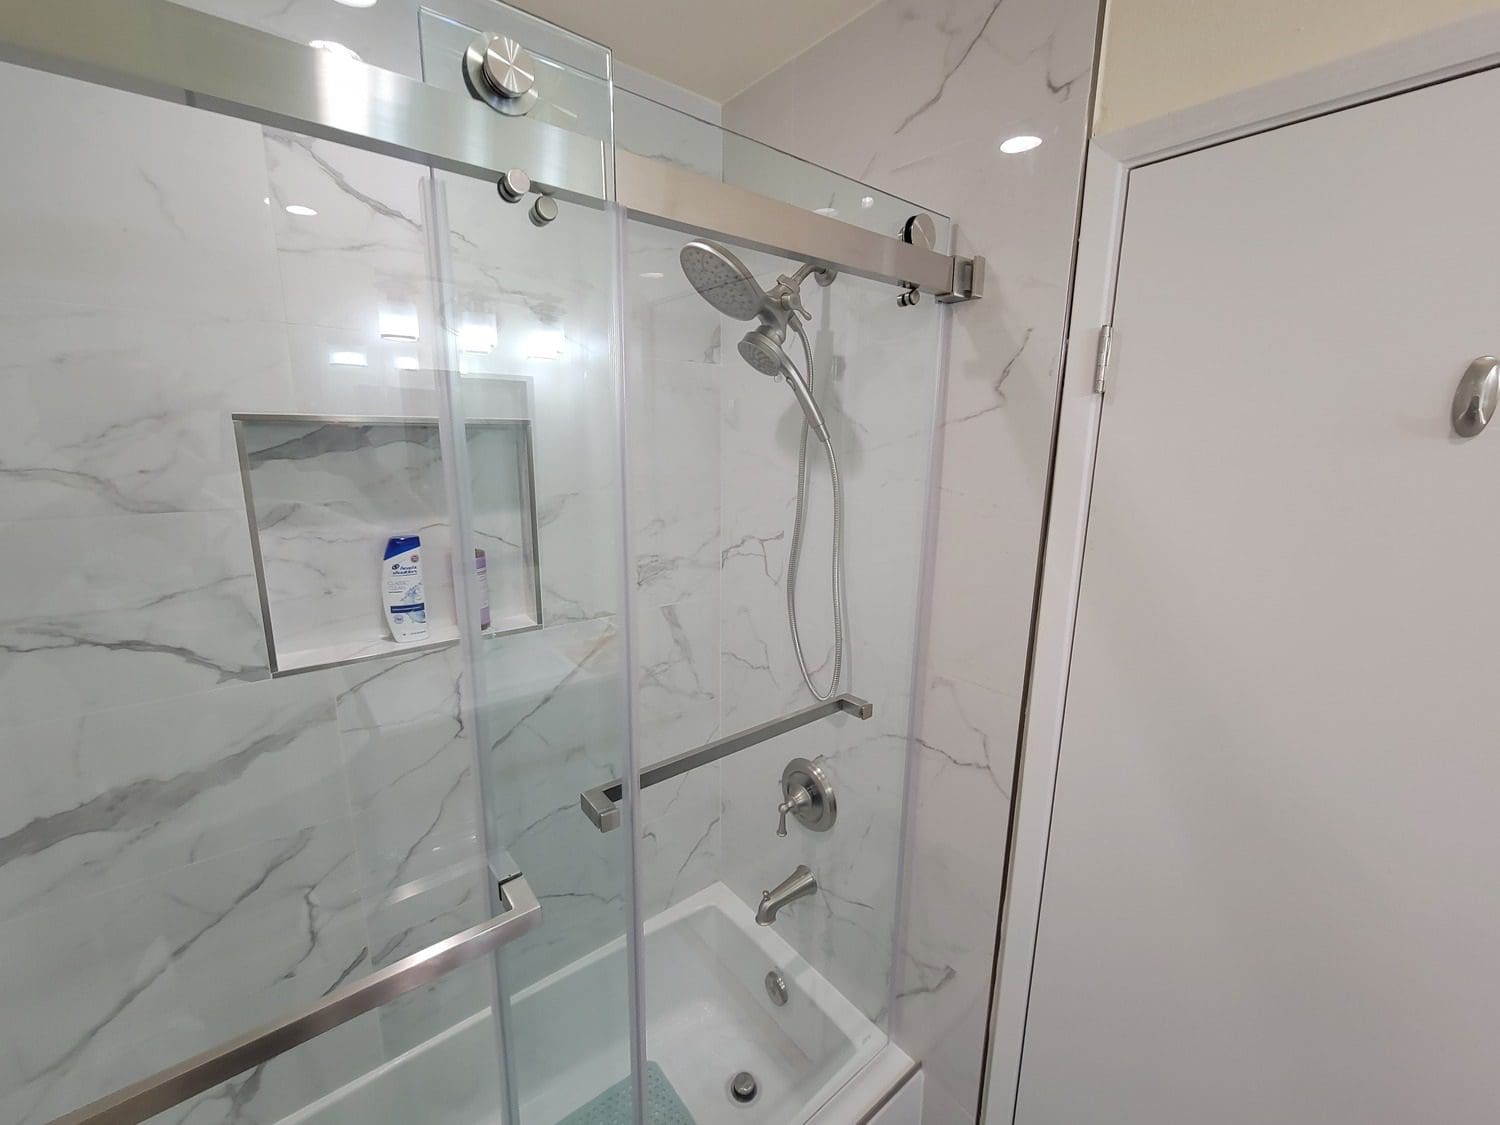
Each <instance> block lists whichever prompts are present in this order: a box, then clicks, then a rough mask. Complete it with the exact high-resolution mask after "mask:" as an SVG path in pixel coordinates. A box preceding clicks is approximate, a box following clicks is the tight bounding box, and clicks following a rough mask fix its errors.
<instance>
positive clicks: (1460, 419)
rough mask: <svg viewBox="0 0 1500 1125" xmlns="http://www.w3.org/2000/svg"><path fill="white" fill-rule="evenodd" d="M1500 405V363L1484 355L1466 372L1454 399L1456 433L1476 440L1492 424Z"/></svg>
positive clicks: (1459, 382)
mask: <svg viewBox="0 0 1500 1125" xmlns="http://www.w3.org/2000/svg"><path fill="white" fill-rule="evenodd" d="M1497 401H1500V359H1496V358H1495V357H1494V356H1492V355H1482V356H1480V357H1479V358H1478V359H1476V360H1475V361H1474V362H1473V363H1471V364H1469V369H1468V370H1467V371H1465V372H1464V376H1463V378H1462V379H1460V380H1459V381H1458V390H1457V391H1455V392H1454V395H1453V431H1454V432H1455V433H1456V434H1458V436H1459V437H1473V436H1474V435H1475V434H1477V433H1479V432H1480V431H1481V430H1483V429H1484V428H1485V427H1486V426H1488V425H1489V424H1490V419H1491V418H1493V417H1494V416H1495V404H1496V402H1497Z"/></svg>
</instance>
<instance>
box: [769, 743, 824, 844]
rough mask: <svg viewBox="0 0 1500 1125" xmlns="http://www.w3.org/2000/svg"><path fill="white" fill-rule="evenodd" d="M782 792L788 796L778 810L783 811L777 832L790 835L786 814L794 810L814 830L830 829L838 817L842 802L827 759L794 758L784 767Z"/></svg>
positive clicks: (805, 824) (802, 822)
mask: <svg viewBox="0 0 1500 1125" xmlns="http://www.w3.org/2000/svg"><path fill="white" fill-rule="evenodd" d="M781 795H782V796H783V797H784V798H785V800H783V801H782V802H781V804H780V805H778V806H777V807H776V811H777V812H779V813H780V814H781V819H780V821H778V822H777V824H776V835H778V836H785V835H786V818H787V815H788V814H790V815H792V816H795V817H796V818H797V823H798V824H800V825H802V827H804V828H806V829H807V830H808V831H810V832H827V831H828V830H829V829H830V828H832V827H833V822H834V821H835V820H837V819H838V815H839V810H838V803H837V801H836V800H835V798H834V795H833V782H832V780H830V779H829V777H828V773H827V771H826V770H824V768H823V759H821V758H819V759H818V760H817V761H809V760H808V759H806V758H793V759H792V760H791V761H790V762H788V763H787V764H786V769H784V770H782V771H781Z"/></svg>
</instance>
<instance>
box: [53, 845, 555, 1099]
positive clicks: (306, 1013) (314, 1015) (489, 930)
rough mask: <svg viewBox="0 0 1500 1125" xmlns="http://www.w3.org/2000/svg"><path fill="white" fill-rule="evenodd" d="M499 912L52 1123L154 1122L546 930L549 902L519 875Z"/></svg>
mask: <svg viewBox="0 0 1500 1125" xmlns="http://www.w3.org/2000/svg"><path fill="white" fill-rule="evenodd" d="M500 906H501V912H500V914H499V915H498V916H496V917H494V918H490V919H488V920H487V921H484V922H481V923H480V924H479V925H477V926H472V927H470V928H469V929H467V930H464V931H463V932H462V933H457V934H454V935H453V936H452V937H450V938H445V939H444V940H442V941H440V942H436V943H434V944H433V945H429V946H428V947H427V948H426V949H422V950H419V951H418V952H416V953H413V954H412V955H411V956H410V957H403V958H402V959H401V960H399V961H397V962H396V963H395V964H393V965H387V966H386V967H385V968H383V969H378V970H376V971H375V972H373V973H370V974H369V975H368V976H365V977H362V978H361V979H360V980H357V981H354V982H352V983H350V984H347V985H345V986H344V987H343V988H340V989H336V990H335V991H333V992H330V993H329V994H328V995H327V996H324V997H322V998H321V999H320V1000H318V1001H317V1002H316V1003H314V1004H311V1005H309V1006H308V1007H306V1008H304V1009H302V1010H301V1011H300V1012H295V1013H293V1014H292V1015H289V1016H287V1017H285V1018H283V1019H280V1020H277V1021H276V1022H274V1023H269V1024H266V1025H265V1026H264V1027H260V1028H257V1029H256V1030H254V1031H251V1032H247V1033H246V1034H244V1035H241V1036H239V1037H238V1038H237V1039H231V1040H229V1041H228V1042H227V1043H221V1044H219V1046H217V1047H214V1048H212V1049H211V1050H208V1051H204V1052H203V1053H202V1054H198V1055H194V1056H193V1057H192V1058H190V1059H188V1060H186V1061H185V1062H181V1063H178V1064H177V1065H176V1066H172V1067H168V1068H167V1069H166V1070H162V1071H158V1072H157V1073H156V1074H153V1075H151V1076H150V1077H148V1078H143V1079H141V1080H140V1081H139V1082H134V1083H132V1084H131V1085H129V1086H126V1087H125V1088H124V1089H122V1090H116V1091H115V1092H114V1093H113V1094H110V1095H109V1096H108V1097H104V1098H101V1099H99V1100H98V1101H96V1102H92V1103H91V1104H89V1105H86V1106H84V1107H83V1108H82V1109H77V1110H74V1111H73V1112H72V1113H69V1114H66V1115H65V1116H63V1117H59V1118H56V1119H55V1120H54V1121H53V1122H52V1125H137V1123H139V1122H142V1121H147V1120H149V1119H150V1118H152V1117H154V1116H155V1115H156V1114H158V1113H162V1112H163V1111H165V1110H168V1109H171V1108H172V1107H173V1106H175V1105H180V1104H182V1103H183V1102H185V1101H187V1100H188V1099H190V1098H194V1097H197V1096H198V1095H199V1094H201V1093H204V1092H205V1091H207V1090H212V1089H213V1088H214V1087H215V1086H217V1085H219V1083H221V1082H227V1081H228V1080H229V1079H231V1078H233V1077H234V1076H235V1075H237V1074H243V1073H244V1072H245V1071H247V1070H251V1069H253V1068H255V1067H257V1066H259V1065H261V1064H262V1063H264V1062H268V1061H269V1060H271V1059H274V1058H275V1057H276V1056H277V1055H280V1054H284V1053H285V1052H287V1051H290V1050H291V1049H292V1048H293V1047H297V1046H299V1045H300V1044H303V1043H306V1042H307V1041H308V1040H310V1039H316V1038H317V1037H318V1036H319V1035H322V1034H324V1033H325V1032H329V1031H332V1030H333V1029H334V1028H336V1027H339V1026H340V1025H342V1024H345V1023H348V1022H349V1021H350V1020H352V1019H354V1018H356V1017H357V1016H362V1015H364V1014H365V1013H366V1012H370V1011H373V1010H374V1009H376V1008H379V1007H382V1006H383V1005H386V1004H389V1003H390V1002H391V1001H392V1000H394V999H396V998H397V997H398V996H403V995H405V994H406V993H408V992H411V991H412V990H413V989H417V988H421V987H422V986H423V985H426V984H430V983H431V982H432V981H434V980H436V979H437V978H438V977H441V976H443V975H445V974H447V973H450V972H452V971H453V970H454V969H457V968H459V967H460V966H462V965H467V964H468V963H469V962H470V961H474V960H477V959H478V958H480V957H483V956H484V955H485V954H487V953H492V952H494V951H495V950H496V949H499V948H500V947H501V946H502V945H505V944H506V943H507V942H511V941H514V940H515V939H516V938H518V937H520V936H521V935H522V934H526V933H530V932H531V931H532V930H534V929H536V927H537V926H539V925H540V924H541V921H542V904H541V903H540V902H538V901H537V897H536V895H535V894H533V893H532V890H531V887H530V886H529V885H528V884H527V882H526V877H525V876H524V875H513V876H511V877H510V878H509V879H507V880H505V881H504V882H502V883H501V884H500Z"/></svg>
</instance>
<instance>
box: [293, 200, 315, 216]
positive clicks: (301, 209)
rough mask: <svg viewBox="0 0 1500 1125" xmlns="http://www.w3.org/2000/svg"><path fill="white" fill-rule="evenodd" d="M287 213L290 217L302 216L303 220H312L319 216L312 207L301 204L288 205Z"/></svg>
mask: <svg viewBox="0 0 1500 1125" xmlns="http://www.w3.org/2000/svg"><path fill="white" fill-rule="evenodd" d="M286 213H287V214H288V215H300V216H301V217H303V218H310V217H311V216H313V215H316V214H317V212H316V211H314V210H313V209H312V208H311V207H307V206H304V205H303V204H301V203H288V204H287V205H286Z"/></svg>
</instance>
